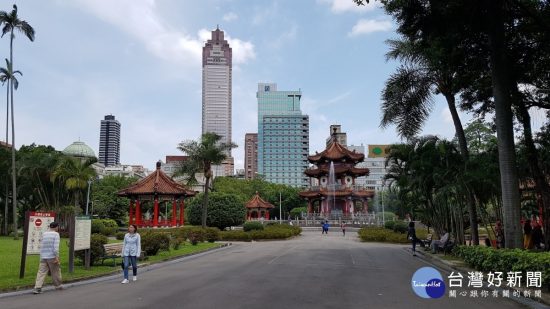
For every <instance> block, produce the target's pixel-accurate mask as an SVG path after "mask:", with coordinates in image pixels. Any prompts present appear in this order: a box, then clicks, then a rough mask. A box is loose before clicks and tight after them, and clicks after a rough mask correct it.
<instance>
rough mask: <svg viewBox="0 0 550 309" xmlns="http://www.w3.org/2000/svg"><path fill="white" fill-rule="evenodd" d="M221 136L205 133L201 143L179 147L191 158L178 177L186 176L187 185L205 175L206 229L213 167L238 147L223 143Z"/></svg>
mask: <svg viewBox="0 0 550 309" xmlns="http://www.w3.org/2000/svg"><path fill="white" fill-rule="evenodd" d="M221 139H222V137H221V136H219V135H217V134H215V133H210V132H207V133H204V134H203V135H202V136H201V139H200V140H199V141H194V140H191V141H185V142H182V143H180V144H179V145H178V149H179V150H181V151H183V152H184V153H185V154H187V155H188V156H189V159H187V160H186V161H184V162H183V164H182V166H181V169H180V171H179V172H178V173H177V175H184V176H186V178H187V184H191V183H197V178H196V175H197V174H198V173H203V175H204V178H205V183H204V195H203V200H202V227H203V228H205V227H206V217H207V214H208V191H209V189H210V179H211V178H212V166H213V165H219V164H221V163H222V162H223V161H224V160H226V159H227V157H228V154H227V153H228V152H229V151H230V150H231V149H232V148H236V147H237V145H235V144H233V143H221V142H220V140H221Z"/></svg>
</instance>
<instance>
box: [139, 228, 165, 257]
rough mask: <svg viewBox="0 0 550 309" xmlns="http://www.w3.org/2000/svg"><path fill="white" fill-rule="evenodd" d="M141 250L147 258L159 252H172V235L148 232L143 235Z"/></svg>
mask: <svg viewBox="0 0 550 309" xmlns="http://www.w3.org/2000/svg"><path fill="white" fill-rule="evenodd" d="M140 235H141V249H142V250H143V251H145V252H146V253H147V256H152V255H156V254H157V253H158V252H159V250H170V234H169V233H162V232H152V231H146V232H144V233H141V234H140Z"/></svg>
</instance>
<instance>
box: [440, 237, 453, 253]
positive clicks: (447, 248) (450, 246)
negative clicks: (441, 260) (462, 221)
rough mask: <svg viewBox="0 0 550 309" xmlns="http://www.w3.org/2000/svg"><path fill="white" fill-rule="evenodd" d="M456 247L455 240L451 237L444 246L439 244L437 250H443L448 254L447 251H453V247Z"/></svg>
mask: <svg viewBox="0 0 550 309" xmlns="http://www.w3.org/2000/svg"><path fill="white" fill-rule="evenodd" d="M454 247H455V243H454V241H452V240H451V239H450V238H449V239H447V241H446V242H445V243H444V244H443V246H442V247H441V246H437V248H436V251H437V252H439V251H442V252H443V254H444V255H447V253H451V252H452V251H453V248H454Z"/></svg>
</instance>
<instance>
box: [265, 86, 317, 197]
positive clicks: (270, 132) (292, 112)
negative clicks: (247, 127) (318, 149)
mask: <svg viewBox="0 0 550 309" xmlns="http://www.w3.org/2000/svg"><path fill="white" fill-rule="evenodd" d="M301 97H302V93H301V91H277V85H276V84H262V83H261V84H259V85H258V92H257V98H258V173H259V174H260V175H263V176H264V178H265V179H266V180H267V181H269V182H273V183H280V184H287V185H291V186H295V187H301V186H306V185H307V184H308V179H307V177H305V175H304V170H305V169H306V168H307V167H308V165H309V164H308V161H307V156H308V154H309V117H308V116H307V115H303V114H302V111H301V110H300V99H301Z"/></svg>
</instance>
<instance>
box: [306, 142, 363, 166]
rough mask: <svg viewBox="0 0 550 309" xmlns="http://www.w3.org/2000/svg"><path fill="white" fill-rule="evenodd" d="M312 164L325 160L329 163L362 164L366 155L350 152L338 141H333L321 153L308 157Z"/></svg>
mask: <svg viewBox="0 0 550 309" xmlns="http://www.w3.org/2000/svg"><path fill="white" fill-rule="evenodd" d="M307 159H308V160H309V162H310V163H313V164H315V163H318V162H321V161H323V160H327V161H344V160H347V161H350V162H354V163H357V162H362V161H363V160H364V159H365V155H364V154H362V153H358V152H355V151H350V150H349V149H347V148H346V147H344V146H343V145H342V144H340V143H338V142H337V141H332V142H331V143H330V144H329V146H328V147H327V148H326V149H325V150H323V151H322V152H321V153H316V154H314V155H310V156H308V157H307Z"/></svg>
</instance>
